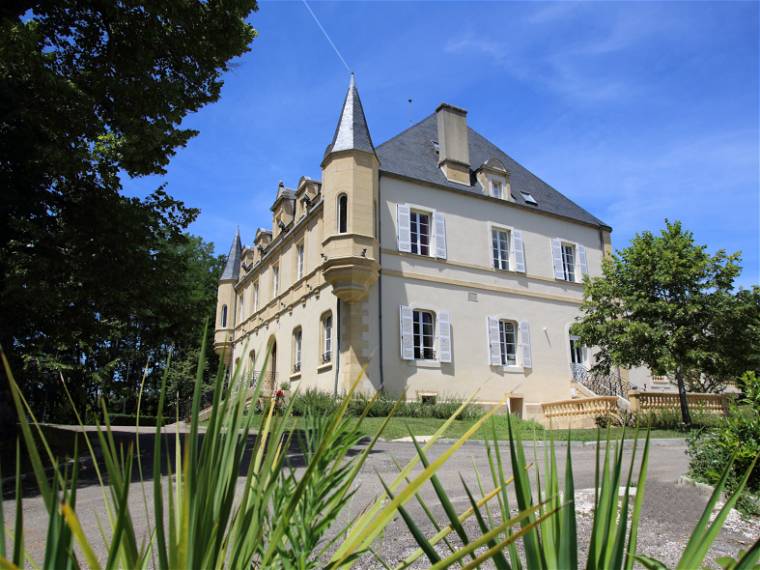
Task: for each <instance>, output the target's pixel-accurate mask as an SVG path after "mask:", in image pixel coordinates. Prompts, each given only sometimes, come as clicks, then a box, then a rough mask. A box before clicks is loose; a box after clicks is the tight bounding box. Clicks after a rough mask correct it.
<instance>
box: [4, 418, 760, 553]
mask: <svg viewBox="0 0 760 570" xmlns="http://www.w3.org/2000/svg"><path fill="white" fill-rule="evenodd" d="M119 429H120V431H123V433H124V435H127V434H128V433H129V431H130V428H119ZM131 430H132V431H133V430H134V428H131ZM146 431H148V432H149V433H150V432H152V430H146ZM149 433H145V434H144V435H143V436H142V437H141V441H143V438H145V441H146V443H147V440H149V439H150V435H149ZM445 448H446V444H445V443H439V444H436V445H434V446H433V449H432V450H431V453H430V455H431V457H435V456H436V455H437V454H439V453H440V452H441V451H442V450H444V449H445ZM685 448H686V446H685V443H684V442H683V440H652V448H651V456H650V462H649V472H648V476H647V488H646V496H645V501H644V510H643V513H642V522H641V527H640V530H639V544H640V550H641V551H642V552H645V553H647V554H649V555H651V556H654V557H656V558H659V559H662V560H663V561H665V562H666V563H669V564H675V562H676V561H677V557H678V553H679V552H680V550H681V549H682V548H683V545H685V541H686V539H687V537H688V535H689V533H690V531H691V529H692V528H693V526H694V524H695V523H696V521H697V519H698V518H699V515H700V514H701V511H702V509H703V508H704V505H705V504H706V501H707V495H706V494H705V491H704V490H702V489H699V488H696V487H693V486H681V485H677V483H676V482H677V481H678V479H679V478H680V476H681V475H683V474H684V473H685V472H686V469H687V466H688V458H687V457H686V455H685V453H684V452H685ZM559 449H560V453H558V455H559V468H560V470H561V471H560V472H562V470H563V469H564V446H561V445H560V446H559ZM143 450H144V453H146V454H147V455H149V454H150V446H148V445H146V444H143ZM527 452H528V454H531V453H532V451H531V450H527ZM572 453H573V467H574V473H575V487H576V489H577V490H578V491H579V496H577V497H576V499H577V502H578V509H579V511H581V513H580V514H579V522H578V526H579V542H581V543H582V544H584V543H585V542H587V540H588V538H587V537H588V534H589V531H590V521H591V516H590V512H589V511H590V505H589V503H588V501H589V499H590V500H593V490H592V488H593V484H594V462H595V445H588V444H583V443H580V442H578V443H574V444H573V445H572ZM625 453H626V457H629V456H630V450H628V451H626V452H625ZM414 455H415V450H414V447H413V445H412V444H410V443H403V442H381V443H379V444H378V446H377V448H376V450H375V451H374V453H372V454H371V455H370V457H369V459H368V461H367V464H366V466H365V468H364V469H363V470H362V472H361V474H360V475H359V478H358V482H357V483H358V485H357V492H356V495H355V496H354V498H353V500H352V502H351V504H350V508H349V509H348V510H347V511H346V514H345V520H349V519H350V518H351V517H354V516H356V515H357V514H358V513H359V512H360V511H361V510H362V509H363V508H364V506H366V505H367V504H368V503H369V502H371V500H372V499H373V498H374V497H375V496H376V494H377V493H378V491H379V489H380V485H379V483H378V479H377V475H376V472H377V473H379V474H380V475H382V476H383V478H384V479H385V480H386V481H390V480H392V479H393V477H395V475H396V473H397V470H396V467H395V465H394V463H393V461H392V459H391V458H392V457H393V458H395V459H396V460H397V461H399V462H400V463H401V464H404V463H406V462H407V461H408V460H409V459H411V458H412V456H414ZM529 456H530V455H529ZM539 457H540V449H539ZM473 461H474V464H475V465H476V466H477V469H478V470H479V471H480V473H481V475H482V476H484V477H485V478H486V480H488V479H490V477H489V476H488V473H489V469H488V463H487V458H486V454H485V447H484V446H483V445H482V444H480V443H477V442H468V444H466V445H464V446H463V447H462V448H461V449H460V450H459V451H458V452H457V453H456V454H455V455H454V456H453V457H452V458H451V459H450V460H449V462H448V463H447V465H446V466H445V467H444V469H443V470H442V471H441V472H440V479H441V481H442V483H443V485H444V487H445V488H446V489H447V490H448V491H449V493H450V495H451V498H452V501H453V502H454V504H455V506H456V507H457V510H458V511H463V510H465V509H466V508H467V507H468V506H469V503H468V501H467V497H466V494H465V492H464V489H463V487H462V484H461V482H460V480H459V475H460V473H461V474H462V475H463V477H464V478H465V480H466V481H467V483H468V485H470V487H471V489H477V482H476V477H475V472H474V468H473ZM143 464H144V465H146V464H148V465H149V464H150V458H148V457H146V458H145V459H144V462H143ZM149 476H150V475H149ZM152 484H153V483H152V481H151V480H149V481H147V482H146V483H145V493H146V494H147V509H146V505H145V504H144V502H143V495H142V490H141V484H140V483H134V484H133V485H132V489H131V490H130V499H129V502H130V508H131V510H132V513H133V517H134V521H135V525H136V526H137V528H138V529H145V528H146V520H147V519H146V517H147V516H150V515H151V514H152V513H151V511H152V507H151V504H152ZM584 493H585V494H584ZM423 496H424V497H425V498H426V499H430V502H429V504H431V505H433V504H435V500H434V494H433V492H432V489H430V488H426V489H425V490H424V492H423ZM584 497H585V499H584ZM408 507H409V510H410V511H411V512H412V514H413V516H414V517H415V519H416V520H418V521H420V522H421V523H423V524H422V525H421V526H422V527H423V528H426V527H427V529H428V530H430V532H429V534H433V532H432V526H431V525H430V524H429V523H428V524H424V522H425V518H424V514H423V513H422V511H421V509H420V508H419V507H418V506H417V504H416V502H411V503H409V504H408ZM4 508H5V515H6V521H9V520H13V519H12V518H11V517H12V516H13V509H14V505H13V502H12V501H5V502H4ZM434 510H435V511H436V515H437V516H439V517H440V519H439V520H444V516H443V513H442V511H441V510H440V509H434ZM77 512H78V514H79V516H80V518H81V521H82V524H83V526H84V528H85V530H86V532H87V533H88V535H89V536H90V537H91V539H92V540H93V542H95V544H96V547H98V550H99V552H98V554H99V555H100V556H103V557H104V556H105V551H104V549H103V547H102V545H101V544H100V541H99V540H98V539H97V536H98V535H97V530H96V529H97V522H96V521H97V519H98V518H99V519H100V520H101V521H103V523H105V510H104V507H103V497H102V492H101V490H100V489H99V488H98V487H97V485H95V484H90V485H85V486H82V487H81V488H80V489H79V491H78V496H77ZM24 521H25V538H26V546H27V548H28V550H29V551H30V552H31V553H32V555H33V556H34V558H35V559H36V560H40V559H41V558H42V552H43V551H44V538H45V530H46V513H45V510H44V506H43V504H42V501H41V500H40V498H39V497H38V496H30V497H28V498H26V499H25V500H24ZM106 526H107V525H106ZM726 526H727V528H724V530H723V532H722V534H721V537H720V539H719V541H718V542H717V543H716V547H715V548H714V549H713V550H714V552H713V554H714V555H715V556H717V555H720V554H722V553H730V554H735V553H736V552H737V551H738V550H739V549H743V548H746V547H747V544H748V543H749V542H750V538H751V537H752V536H757V535H760V528H759V527H758V526H757V525H754V526H753V525H752V523H746V522H743V521H741V520H738V521H733V522H732V524H731V525H726ZM729 527H730V528H729ZM376 546H377V549H378V551H379V552H382V553H383V556H384V557H386V559H387V560H389V561H391V562H395V561H398V560H401V559H403V558H404V557H405V556H407V555H408V554H409V553H411V552H412V551H413V550H414V549H415V548H416V544H415V543H414V542H413V539H411V538H410V537H409V535H408V532H407V531H406V530H405V528H404V527H403V523H402V522H401V521H399V520H396V521H395V522H394V523H393V525H392V527H391V528H390V529H389V531H387V532H386V534H385V536H384V537H382V538H381V539H380V541H379V542H378V543H377V545H376ZM377 565H378V563H377V561H374V560H363V561H361V562H360V564H359V565H358V567H361V568H375V567H377ZM423 567H424V565H423Z"/></svg>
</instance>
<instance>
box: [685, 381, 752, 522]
mask: <svg viewBox="0 0 760 570" xmlns="http://www.w3.org/2000/svg"><path fill="white" fill-rule="evenodd" d="M739 383H740V385H741V386H742V388H743V393H742V396H741V397H740V398H739V401H738V402H737V403H736V404H732V405H731V407H730V411H729V415H728V417H727V418H726V419H725V420H723V421H722V422H721V424H720V426H719V427H718V428H717V429H714V430H706V431H700V432H697V433H695V434H694V435H692V436H691V437H690V438H689V450H688V453H689V456H690V461H689V471H690V473H691V475H692V476H693V477H695V478H696V479H698V480H700V481H704V482H706V483H710V484H715V483H716V481H718V480H719V478H720V474H721V472H722V471H723V468H724V467H725V465H726V463H727V462H728V461H729V460H730V458H731V457H732V456H735V457H736V460H735V462H734V468H733V470H732V472H731V473H730V476H729V478H728V482H727V488H728V489H729V490H733V489H735V488H736V487H737V485H738V482H739V481H740V480H741V477H742V475H743V474H744V473H745V472H746V471H747V469H748V467H749V466H750V465H751V464H752V462H753V461H754V459H755V457H756V456H757V455H758V454H759V453H760V379H759V378H758V377H757V375H756V374H755V373H753V372H748V373H746V374H744V375H743V376H742V378H741V380H740V382H739ZM753 495H754V497H753ZM740 507H743V509H744V511H745V512H749V513H754V514H760V466H756V467H755V468H754V470H752V471H751V472H750V475H749V479H748V481H747V493H746V494H745V495H744V496H743V498H742V500H741V502H740Z"/></svg>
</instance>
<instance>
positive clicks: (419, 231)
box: [410, 210, 431, 255]
mask: <svg viewBox="0 0 760 570" xmlns="http://www.w3.org/2000/svg"><path fill="white" fill-rule="evenodd" d="M410 225H411V229H410V237H411V243H412V253H417V254H419V255H430V233H431V232H430V214H429V213H425V212H420V211H417V210H412V212H411V214H410Z"/></svg>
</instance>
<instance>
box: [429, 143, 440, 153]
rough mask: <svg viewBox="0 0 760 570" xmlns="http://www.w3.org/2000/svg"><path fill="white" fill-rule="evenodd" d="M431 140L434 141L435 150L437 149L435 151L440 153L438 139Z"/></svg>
mask: <svg viewBox="0 0 760 570" xmlns="http://www.w3.org/2000/svg"><path fill="white" fill-rule="evenodd" d="M430 142H431V143H433V150H434V151H435V153H436V154H439V153H440V149H439V148H438V141H430Z"/></svg>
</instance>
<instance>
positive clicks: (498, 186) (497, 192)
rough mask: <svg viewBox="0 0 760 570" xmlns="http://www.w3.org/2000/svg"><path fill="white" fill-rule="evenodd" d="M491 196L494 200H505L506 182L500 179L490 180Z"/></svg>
mask: <svg viewBox="0 0 760 570" xmlns="http://www.w3.org/2000/svg"><path fill="white" fill-rule="evenodd" d="M489 182H490V186H491V196H493V197H494V198H504V181H503V180H501V179H500V178H490V179H489Z"/></svg>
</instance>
